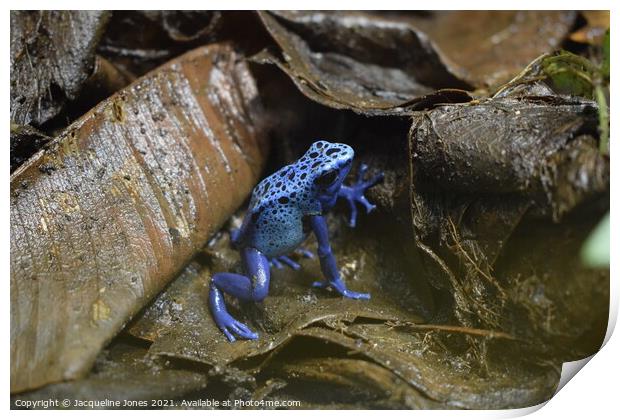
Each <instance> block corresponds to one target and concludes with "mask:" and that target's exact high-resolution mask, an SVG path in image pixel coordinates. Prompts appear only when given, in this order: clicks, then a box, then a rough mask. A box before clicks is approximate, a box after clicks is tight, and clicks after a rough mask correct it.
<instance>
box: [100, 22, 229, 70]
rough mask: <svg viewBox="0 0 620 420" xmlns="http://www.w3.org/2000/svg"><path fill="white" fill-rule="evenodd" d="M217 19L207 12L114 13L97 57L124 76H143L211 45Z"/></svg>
mask: <svg viewBox="0 0 620 420" xmlns="http://www.w3.org/2000/svg"><path fill="white" fill-rule="evenodd" d="M220 17H221V13H220V12H217V11H208V10H203V11H191V10H176V11H175V10H116V11H114V12H113V13H112V17H111V18H110V23H109V26H108V29H107V30H106V32H105V34H104V36H103V38H102V40H101V43H100V45H99V47H98V53H99V54H100V55H102V56H104V57H105V58H106V59H107V60H109V61H110V62H111V63H114V64H115V65H116V66H118V67H119V68H121V69H123V70H124V71H125V72H127V73H130V74H133V75H134V76H142V75H143V74H145V73H146V72H147V71H150V70H152V69H153V68H155V67H157V66H158V65H160V64H162V63H164V62H166V61H168V60H170V59H172V58H173V57H175V56H178V55H179V54H182V53H184V52H186V51H188V50H190V49H192V48H196V47H198V46H200V45H204V44H206V43H207V42H208V41H213V39H212V38H213V35H214V32H215V31H216V30H217V28H218V27H219V23H220ZM136 28H140V30H136Z"/></svg>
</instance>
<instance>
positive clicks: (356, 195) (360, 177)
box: [339, 163, 383, 227]
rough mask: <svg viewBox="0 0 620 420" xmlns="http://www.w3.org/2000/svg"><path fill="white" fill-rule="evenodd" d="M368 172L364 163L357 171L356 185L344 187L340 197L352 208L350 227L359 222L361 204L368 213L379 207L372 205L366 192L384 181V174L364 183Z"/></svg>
mask: <svg viewBox="0 0 620 420" xmlns="http://www.w3.org/2000/svg"><path fill="white" fill-rule="evenodd" d="M367 171H368V165H366V164H365V163H362V164H361V165H360V168H359V170H358V171H357V178H356V180H355V183H354V184H353V185H350V186H343V187H342V188H341V189H340V193H339V194H340V196H341V197H344V199H345V200H347V202H348V203H349V207H350V208H351V217H350V218H349V226H351V227H355V224H356V222H357V204H356V203H360V204H361V205H362V206H364V208H365V209H366V213H370V212H371V211H373V210H374V209H375V208H376V207H377V206H375V205H374V204H371V203H370V202H369V201H368V199H367V198H366V196H365V195H364V194H365V193H366V190H367V189H368V188H371V187H373V186H375V185H377V184H378V183H379V182H381V181H382V180H383V172H381V173H379V174H377V175H375V176H374V177H372V178H371V179H369V180H367V181H364V175H366V172H367Z"/></svg>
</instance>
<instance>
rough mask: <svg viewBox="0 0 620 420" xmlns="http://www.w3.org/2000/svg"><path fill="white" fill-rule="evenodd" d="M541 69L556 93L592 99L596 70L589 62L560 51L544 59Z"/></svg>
mask: <svg viewBox="0 0 620 420" xmlns="http://www.w3.org/2000/svg"><path fill="white" fill-rule="evenodd" d="M542 69H543V72H544V73H545V75H546V76H547V77H548V78H549V79H550V80H551V82H552V83H553V87H554V89H555V90H556V91H557V92H559V93H564V94H569V95H576V96H584V97H587V98H592V97H593V88H594V82H593V80H594V77H595V75H596V73H597V69H596V67H595V66H594V64H592V62H591V61H590V60H588V59H586V58H584V57H580V56H578V55H575V54H573V53H570V52H568V51H560V52H559V53H557V54H555V55H552V56H550V57H546V58H544V59H543V61H542Z"/></svg>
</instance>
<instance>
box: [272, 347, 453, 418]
mask: <svg viewBox="0 0 620 420" xmlns="http://www.w3.org/2000/svg"><path fill="white" fill-rule="evenodd" d="M273 365H274V366H273V369H268V368H267V370H266V372H265V374H267V375H274V376H276V377H280V378H281V377H284V378H287V379H286V382H285V385H284V386H282V387H281V391H280V390H278V391H276V392H275V393H274V394H273V395H272V396H271V399H274V398H277V397H278V396H279V395H281V394H283V395H285V396H286V397H287V399H292V400H298V401H303V402H304V403H305V404H304V405H303V406H302V407H301V408H303V409H349V410H351V409H392V410H393V409H433V408H440V407H441V406H440V404H438V403H437V402H435V401H433V400H431V399H429V398H428V397H426V396H424V395H422V394H421V393H420V392H419V391H417V390H416V389H415V388H413V387H411V386H410V385H409V384H407V382H405V381H404V380H403V379H401V378H400V377H398V376H397V375H396V374H394V373H393V372H392V371H390V370H389V369H386V368H384V367H383V366H380V365H378V364H376V363H372V362H368V361H366V360H360V359H356V358H344V357H342V358H337V357H323V358H312V357H310V358H307V359H299V358H295V359H293V360H292V361H285V362H283V363H273Z"/></svg>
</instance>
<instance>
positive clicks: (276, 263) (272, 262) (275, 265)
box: [269, 257, 284, 270]
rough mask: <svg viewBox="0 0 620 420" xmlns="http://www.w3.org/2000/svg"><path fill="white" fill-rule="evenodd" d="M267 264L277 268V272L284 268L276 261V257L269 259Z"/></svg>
mask: <svg viewBox="0 0 620 420" xmlns="http://www.w3.org/2000/svg"><path fill="white" fill-rule="evenodd" d="M269 264H271V265H272V266H274V267H275V268H277V269H278V270H280V269H281V268H283V267H284V266H283V265H282V263H281V262H280V260H279V259H278V257H273V258H270V259H269Z"/></svg>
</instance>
